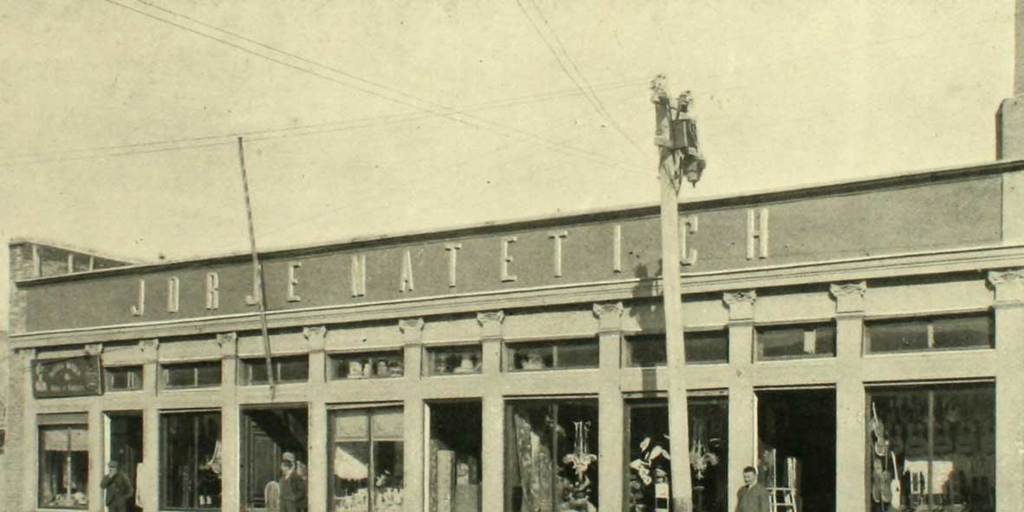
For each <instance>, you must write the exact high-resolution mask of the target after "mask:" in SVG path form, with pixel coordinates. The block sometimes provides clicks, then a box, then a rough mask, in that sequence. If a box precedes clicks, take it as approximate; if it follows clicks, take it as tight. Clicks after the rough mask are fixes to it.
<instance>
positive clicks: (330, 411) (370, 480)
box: [324, 403, 408, 512]
mask: <svg viewBox="0 0 1024 512" xmlns="http://www.w3.org/2000/svg"><path fill="white" fill-rule="evenodd" d="M389 410H397V411H398V412H399V413H400V415H401V417H402V436H401V440H399V441H395V440H394V439H390V438H387V436H385V438H384V439H380V440H375V439H374V434H373V430H374V427H373V416H374V415H375V414H379V413H381V412H387V411H389ZM341 412H358V413H360V415H361V416H362V419H365V420H366V436H365V439H361V440H359V441H356V440H355V438H351V439H345V440H342V441H339V440H338V437H337V431H336V429H337V424H336V422H335V420H334V418H335V417H336V415H337V414H339V413H341ZM343 442H365V443H366V444H367V464H366V466H367V480H366V490H367V510H368V511H369V512H373V511H374V507H375V501H374V498H375V497H376V492H377V490H376V487H377V485H376V483H375V482H374V478H375V476H376V470H377V467H376V457H377V450H376V449H375V446H376V443H378V442H392V443H394V442H397V443H401V445H402V450H403V451H401V452H399V453H402V459H403V460H402V463H403V465H404V464H407V463H408V462H407V461H405V455H404V450H405V443H406V442H407V440H406V439H405V406H404V405H403V404H402V403H375V404H359V405H351V406H342V407H328V408H327V445H328V448H327V465H328V468H333V467H334V464H335V462H334V457H335V448H336V445H338V444H340V443H343ZM324 478H326V479H327V482H326V483H327V510H335V509H336V507H335V504H334V501H335V499H337V497H338V496H337V495H336V494H335V493H336V491H335V473H334V471H333V470H331V471H328V474H327V475H325V476H324ZM405 491H406V481H405V477H404V475H403V476H402V499H403V500H404V499H405V498H406V497H407V496H406V495H405Z"/></svg>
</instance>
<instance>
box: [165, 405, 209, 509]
mask: <svg viewBox="0 0 1024 512" xmlns="http://www.w3.org/2000/svg"><path fill="white" fill-rule="evenodd" d="M220 430H221V421H220V413H219V412H187V413H186V412H182V413H168V414H164V415H162V416H161V417H160V438H161V442H160V477H161V478H160V483H161V485H160V505H161V508H163V509H172V510H175V509H176V510H182V509H184V510H196V509H218V508H220V505H221V503H220V498H221V474H222V471H221V442H220Z"/></svg>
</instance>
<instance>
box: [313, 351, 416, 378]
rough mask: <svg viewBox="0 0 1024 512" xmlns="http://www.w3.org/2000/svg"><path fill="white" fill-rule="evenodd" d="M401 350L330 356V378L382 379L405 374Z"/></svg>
mask: <svg viewBox="0 0 1024 512" xmlns="http://www.w3.org/2000/svg"><path fill="white" fill-rule="evenodd" d="M404 366H405V365H404V363H403V356H402V351H401V350H390V351H386V352H360V353H358V354H335V355H332V356H331V378H332V379H382V378H387V377H401V376H402V375H404V374H405V370H404Z"/></svg>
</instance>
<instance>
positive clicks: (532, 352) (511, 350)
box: [507, 338, 600, 371]
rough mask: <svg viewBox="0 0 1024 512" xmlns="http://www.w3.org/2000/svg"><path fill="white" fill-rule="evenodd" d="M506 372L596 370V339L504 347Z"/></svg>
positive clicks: (517, 344) (597, 354)
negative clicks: (506, 352)
mask: <svg viewBox="0 0 1024 512" xmlns="http://www.w3.org/2000/svg"><path fill="white" fill-rule="evenodd" d="M507 347H508V349H507V350H508V355H509V357H508V361H509V368H508V370H509V371H530V370H554V369H570V368H597V366H598V361H599V357H600V356H599V349H598V346H597V339H596V338H594V339H584V340H567V341H554V342H543V343H513V344H509V345H507Z"/></svg>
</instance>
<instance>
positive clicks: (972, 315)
mask: <svg viewBox="0 0 1024 512" xmlns="http://www.w3.org/2000/svg"><path fill="white" fill-rule="evenodd" d="M982 318H984V319H985V320H987V323H988V336H987V341H988V343H987V344H986V345H967V346H959V347H937V346H935V323H936V322H941V321H944V320H955V319H982ZM911 323H924V324H925V339H926V346H925V347H923V348H908V349H903V350H881V351H876V350H872V347H871V333H870V330H871V328H872V327H874V326H878V325H885V324H888V325H894V324H911ZM861 338H862V340H861V343H862V347H863V353H864V355H870V356H880V355H881V356H885V355H897V354H922V353H941V352H956V351H961V350H994V349H995V348H996V328H995V314H994V312H993V311H992V310H985V311H968V312H958V313H945V314H932V315H925V316H895V317H878V318H871V319H865V320H864V329H863V332H862V334H861Z"/></svg>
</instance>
